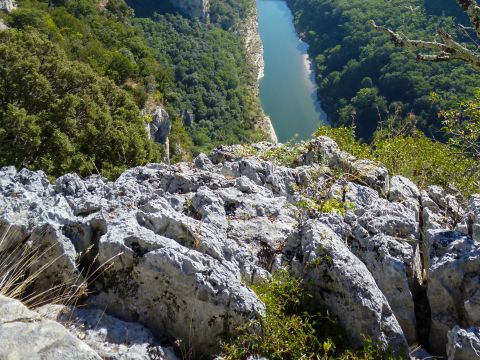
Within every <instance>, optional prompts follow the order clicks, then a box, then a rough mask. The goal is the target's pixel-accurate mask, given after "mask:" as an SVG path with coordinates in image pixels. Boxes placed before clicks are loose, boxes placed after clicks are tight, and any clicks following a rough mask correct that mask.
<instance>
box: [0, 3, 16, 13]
mask: <svg viewBox="0 0 480 360" xmlns="http://www.w3.org/2000/svg"><path fill="white" fill-rule="evenodd" d="M16 8H17V3H16V2H15V1H14V0H0V10H3V11H6V12H8V13H9V12H12V11H13V10H15V9H16Z"/></svg>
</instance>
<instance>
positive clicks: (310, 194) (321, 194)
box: [295, 168, 354, 216]
mask: <svg viewBox="0 0 480 360" xmlns="http://www.w3.org/2000/svg"><path fill="white" fill-rule="evenodd" d="M337 179H339V177H338V175H337V174H333V175H332V174H328V173H327V172H325V170H324V169H321V168H320V169H317V170H316V171H315V172H313V173H312V174H311V175H310V180H309V182H308V184H306V185H305V186H303V187H296V188H295V190H296V192H297V193H298V194H299V195H300V196H301V198H302V199H301V200H300V201H298V202H297V203H296V206H297V207H298V208H300V209H302V210H303V211H304V212H306V213H307V215H309V216H311V215H315V214H316V213H336V214H340V215H345V213H346V211H347V210H349V209H353V207H354V205H353V204H352V203H350V202H347V201H345V200H344V196H343V194H342V193H341V191H339V190H335V191H333V190H332V188H333V185H334V184H335V181H336V180H337ZM342 191H343V192H344V191H345V189H344V188H343V189H342Z"/></svg>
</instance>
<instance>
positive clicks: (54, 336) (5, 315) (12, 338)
mask: <svg viewBox="0 0 480 360" xmlns="http://www.w3.org/2000/svg"><path fill="white" fill-rule="evenodd" d="M0 359H21V360H23V359H25V360H27V359H41V360H43V359H45V360H77V359H78V360H97V359H98V360H100V359H101V357H100V356H99V355H98V354H97V353H96V352H95V351H94V350H93V349H92V348H91V347H89V346H88V345H87V344H85V343H84V342H82V341H80V340H79V339H77V338H76V337H75V336H73V335H71V334H70V333H69V332H68V331H67V329H65V328H64V327H63V326H62V325H60V324H59V323H57V322H55V321H52V320H45V319H42V318H41V317H40V316H39V315H38V314H37V313H35V312H33V311H30V310H28V309H27V308H26V307H25V306H24V305H23V304H22V303H20V302H19V301H17V300H13V299H10V298H7V297H4V296H1V295H0Z"/></svg>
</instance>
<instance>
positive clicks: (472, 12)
mask: <svg viewBox="0 0 480 360" xmlns="http://www.w3.org/2000/svg"><path fill="white" fill-rule="evenodd" d="M457 2H458V4H459V5H460V6H461V7H462V9H463V10H464V11H465V13H466V14H467V15H468V17H469V19H470V22H471V23H472V27H473V30H474V31H475V33H476V34H477V37H478V38H480V6H478V5H477V1H476V0H457ZM372 25H373V27H374V28H375V30H377V31H379V32H383V33H386V34H388V35H389V36H390V39H391V41H392V42H393V44H395V46H398V47H402V48H405V49H409V50H413V51H418V50H420V51H421V50H432V51H433V53H432V54H418V55H417V59H418V60H421V61H431V62H443V61H451V60H461V61H464V62H466V63H468V64H470V65H472V66H473V67H474V68H475V69H476V70H480V53H479V52H478V51H473V50H470V49H468V48H467V47H465V46H464V45H462V44H460V43H459V42H457V41H455V40H454V39H453V38H452V36H450V35H449V34H447V33H446V32H445V31H443V30H438V32H437V33H438V35H439V36H440V39H441V40H442V42H438V41H425V40H412V39H409V38H408V37H406V36H405V35H404V34H400V33H396V32H394V31H393V30H390V29H388V28H386V27H383V26H378V25H377V24H376V23H375V22H374V21H372ZM463 29H464V31H466V28H465V27H463ZM472 42H473V43H475V44H476V42H475V41H472Z"/></svg>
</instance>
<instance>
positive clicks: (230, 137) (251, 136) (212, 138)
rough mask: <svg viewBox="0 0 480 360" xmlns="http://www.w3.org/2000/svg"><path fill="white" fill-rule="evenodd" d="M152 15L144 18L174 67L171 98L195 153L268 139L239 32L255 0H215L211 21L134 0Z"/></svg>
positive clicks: (161, 54) (157, 49) (156, 46)
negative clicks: (258, 126)
mask: <svg viewBox="0 0 480 360" xmlns="http://www.w3.org/2000/svg"><path fill="white" fill-rule="evenodd" d="M130 4H131V5H132V6H133V7H134V9H135V10H136V11H139V12H140V13H141V14H143V15H148V16H149V17H148V18H144V19H142V20H138V21H137V24H139V25H140V26H141V27H142V28H143V30H144V32H145V34H146V37H147V40H148V43H149V45H150V46H151V47H152V48H153V50H154V53H155V55H156V57H157V59H158V61H159V62H160V63H164V64H168V65H169V66H170V67H171V68H172V69H174V88H175V91H174V92H170V93H169V96H168V97H167V102H168V103H169V104H170V105H171V111H172V112H173V114H174V115H175V116H177V117H178V116H181V115H182V114H183V117H185V114H189V115H187V117H188V118H189V119H185V120H186V121H185V122H186V123H187V124H188V133H189V134H190V136H191V139H192V141H193V153H194V154H197V153H199V152H206V151H208V150H210V149H211V148H212V147H213V146H215V145H219V144H235V143H244V142H250V141H254V140H260V139H262V137H263V135H262V134H260V133H258V129H256V128H255V126H254V125H255V121H256V119H258V118H261V117H262V109H261V105H260V102H259V100H258V99H257V97H256V94H255V92H254V91H252V89H251V88H250V86H249V85H250V84H252V83H255V81H256V79H255V73H254V69H253V68H252V66H251V64H249V63H248V61H247V55H246V53H245V47H244V43H243V39H242V38H241V37H240V36H239V35H238V34H237V33H236V32H235V31H234V30H235V28H237V27H238V25H239V24H240V22H241V20H242V19H244V18H245V16H247V14H248V11H249V9H250V7H251V6H252V5H253V2H252V1H251V0H243V1H233V0H230V1H212V2H211V4H210V21H209V23H204V22H201V21H199V20H198V19H189V18H187V17H185V16H182V15H181V14H178V13H176V12H175V11H171V10H167V9H166V7H165V5H163V4H161V5H160V6H158V5H156V3H154V2H151V3H149V4H148V6H145V4H144V3H143V2H142V3H139V2H137V1H130Z"/></svg>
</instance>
